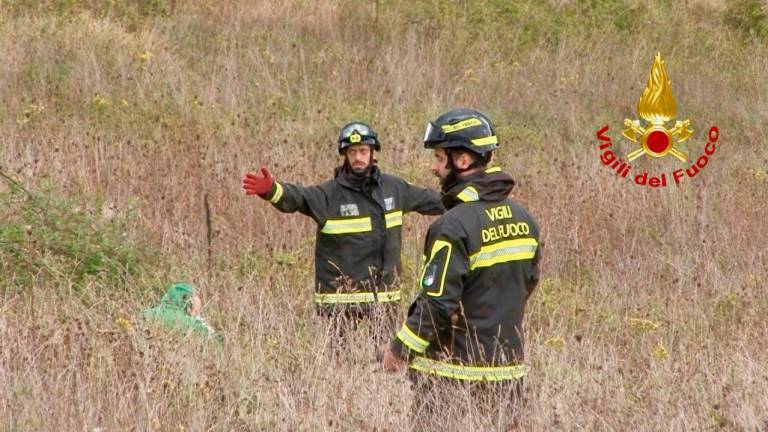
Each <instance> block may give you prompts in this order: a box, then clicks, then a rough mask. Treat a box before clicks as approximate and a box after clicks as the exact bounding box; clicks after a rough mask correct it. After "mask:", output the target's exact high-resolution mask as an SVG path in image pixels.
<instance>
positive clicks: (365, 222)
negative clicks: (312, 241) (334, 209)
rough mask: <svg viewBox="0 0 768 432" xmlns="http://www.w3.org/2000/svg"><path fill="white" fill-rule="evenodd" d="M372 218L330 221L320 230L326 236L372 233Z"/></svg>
mask: <svg viewBox="0 0 768 432" xmlns="http://www.w3.org/2000/svg"><path fill="white" fill-rule="evenodd" d="M370 231H372V228H371V218H370V217H369V216H368V217H361V218H354V219H328V220H327V221H325V225H323V229H321V230H320V232H321V233H324V234H352V233H363V232H370Z"/></svg>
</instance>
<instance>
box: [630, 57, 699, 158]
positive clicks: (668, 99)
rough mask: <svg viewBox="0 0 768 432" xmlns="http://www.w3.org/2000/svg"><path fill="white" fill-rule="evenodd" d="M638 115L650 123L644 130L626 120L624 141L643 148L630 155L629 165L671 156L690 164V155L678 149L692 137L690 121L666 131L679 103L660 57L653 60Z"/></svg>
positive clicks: (639, 103)
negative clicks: (653, 158)
mask: <svg viewBox="0 0 768 432" xmlns="http://www.w3.org/2000/svg"><path fill="white" fill-rule="evenodd" d="M637 113H638V114H639V115H640V117H641V118H642V119H643V120H645V121H646V122H647V126H646V127H643V126H642V125H641V123H640V120H629V119H624V125H625V126H627V129H625V130H624V131H623V132H622V133H621V134H622V135H624V138H626V139H628V140H630V141H632V142H633V143H635V144H639V145H640V148H639V149H637V150H635V151H633V152H631V153H629V154H628V155H627V159H628V160H629V161H630V162H632V161H633V160H635V159H637V158H638V157H640V156H642V155H644V154H645V155H648V156H651V157H656V158H660V157H664V156H666V155H668V154H671V155H672V156H674V157H676V158H678V159H680V160H681V161H683V162H685V161H687V160H688V155H686V154H685V153H683V152H682V151H680V150H679V149H677V148H676V147H675V145H676V144H679V143H681V142H683V141H685V140H687V139H688V138H690V137H691V135H693V129H691V128H690V124H691V122H690V120H684V121H679V120H678V121H676V122H675V125H674V126H672V128H671V129H667V127H666V123H667V122H668V121H670V120H671V119H672V118H674V117H675V115H677V102H676V101H675V97H674V96H673V95H672V81H670V80H669V77H668V76H667V70H666V69H665V68H664V61H663V60H662V59H661V54H660V53H657V54H656V57H655V58H654V59H653V67H651V75H650V76H649V77H648V84H647V85H646V86H645V90H644V91H643V95H642V96H641V97H640V100H639V101H638V102H637Z"/></svg>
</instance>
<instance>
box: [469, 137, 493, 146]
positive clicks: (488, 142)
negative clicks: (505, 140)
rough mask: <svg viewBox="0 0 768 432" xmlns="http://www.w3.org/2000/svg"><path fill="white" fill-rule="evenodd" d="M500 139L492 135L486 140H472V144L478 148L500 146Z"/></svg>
mask: <svg viewBox="0 0 768 432" xmlns="http://www.w3.org/2000/svg"><path fill="white" fill-rule="evenodd" d="M498 143H499V139H498V138H496V135H491V136H489V137H485V138H477V139H473V140H472V144H474V145H476V146H484V145H491V144H498Z"/></svg>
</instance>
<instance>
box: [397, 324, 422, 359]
mask: <svg viewBox="0 0 768 432" xmlns="http://www.w3.org/2000/svg"><path fill="white" fill-rule="evenodd" d="M397 338H398V339H400V342H402V343H403V344H404V345H405V346H407V347H408V348H410V349H411V350H413V351H416V352H417V353H419V354H423V353H424V350H426V349H427V347H428V346H429V342H427V341H425V340H424V339H422V338H420V337H419V335H417V334H416V333H414V332H413V331H411V329H409V328H408V325H407V324H403V326H402V327H400V331H398V332H397Z"/></svg>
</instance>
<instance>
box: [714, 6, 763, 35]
mask: <svg viewBox="0 0 768 432" xmlns="http://www.w3.org/2000/svg"><path fill="white" fill-rule="evenodd" d="M724 18H725V19H724V21H725V23H726V24H727V25H728V26H730V27H732V28H734V29H736V30H738V31H739V32H741V33H742V34H743V35H744V36H746V37H751V38H756V39H759V40H766V39H768V7H767V6H766V5H765V3H764V1H763V0H736V1H733V2H730V3H729V6H728V9H727V10H726V11H725V17H724Z"/></svg>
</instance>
